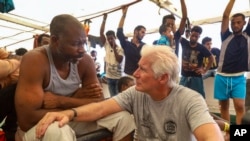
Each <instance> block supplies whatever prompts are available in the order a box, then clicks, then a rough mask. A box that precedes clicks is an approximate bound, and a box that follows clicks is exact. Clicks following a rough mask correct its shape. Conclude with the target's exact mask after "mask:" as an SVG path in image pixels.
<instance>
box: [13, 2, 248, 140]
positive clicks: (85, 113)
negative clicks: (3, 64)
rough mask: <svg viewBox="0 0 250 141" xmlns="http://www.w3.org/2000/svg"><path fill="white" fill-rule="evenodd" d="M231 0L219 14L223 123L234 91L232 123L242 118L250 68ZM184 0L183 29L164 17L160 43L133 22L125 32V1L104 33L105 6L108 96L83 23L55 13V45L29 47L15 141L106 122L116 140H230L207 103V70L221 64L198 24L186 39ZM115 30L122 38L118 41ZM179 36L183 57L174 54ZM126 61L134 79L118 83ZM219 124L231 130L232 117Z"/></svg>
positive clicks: (73, 132)
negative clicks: (151, 42) (115, 21)
mask: <svg viewBox="0 0 250 141" xmlns="http://www.w3.org/2000/svg"><path fill="white" fill-rule="evenodd" d="M234 2H235V0H229V2H228V4H227V6H226V9H225V11H224V14H223V19H222V26H221V39H222V47H221V53H220V57H217V58H216V59H219V60H218V69H217V72H216V75H215V83H214V86H215V91H214V94H215V98H217V99H218V100H219V101H220V105H221V108H220V109H221V116H222V118H223V119H225V120H227V121H230V118H229V112H228V110H229V109H228V108H229V98H233V101H234V105H235V110H236V124H241V119H242V117H243V115H244V113H245V111H244V101H245V95H246V84H245V83H246V80H245V78H244V75H243V73H244V72H245V71H248V70H249V65H248V64H249V61H250V60H249V59H248V58H250V57H248V55H249V54H248V52H249V50H250V48H249V43H248V42H249V36H250V26H249V22H248V25H247V27H246V30H244V31H243V26H244V25H245V24H246V22H245V16H244V15H243V14H240V13H239V14H235V15H233V16H232V20H231V28H232V30H233V31H232V32H230V31H229V15H230V13H231V9H232V7H233V5H234ZM180 3H181V11H182V18H181V21H180V24H179V27H178V29H176V25H175V18H174V16H173V15H167V16H164V17H163V22H162V25H161V28H160V33H161V37H160V40H157V41H156V42H155V43H156V44H158V45H148V44H145V43H144V42H143V41H142V39H143V37H144V36H145V34H146V28H145V27H144V26H142V25H138V26H136V27H135V29H134V32H133V33H134V34H133V37H132V39H131V41H129V40H127V37H126V36H125V35H124V31H123V25H124V22H125V18H126V14H127V10H128V6H123V7H122V16H121V19H120V22H119V24H118V29H117V33H116V34H115V32H114V31H111V30H108V31H107V32H106V35H104V31H105V22H106V20H107V17H108V15H107V14H104V16H103V21H102V24H101V27H100V38H101V42H102V44H103V45H104V47H105V51H106V56H105V72H106V77H107V81H108V85H109V91H110V94H111V96H112V97H111V98H109V99H106V100H105V99H104V96H103V92H102V88H101V85H100V83H99V81H98V78H97V75H96V67H95V64H94V61H93V59H92V58H91V56H90V55H88V54H87V53H86V50H85V48H84V46H85V44H86V43H87V35H86V32H85V31H84V28H83V26H82V24H81V23H80V22H79V21H78V20H77V19H76V18H75V17H73V16H71V15H67V14H62V15H57V16H55V17H54V18H53V19H52V21H51V23H50V42H49V45H45V46H43V47H41V48H40V47H39V48H36V49H33V50H31V51H29V52H27V53H26V55H24V57H23V58H22V62H21V64H20V76H19V78H18V83H17V86H16V90H15V99H14V102H15V110H16V113H17V123H18V130H17V134H16V138H17V139H16V140H24V141H25V140H27V141H30V140H37V139H41V140H46V141H49V140H60V141H64V140H65V141H75V140H77V139H79V138H80V137H82V136H84V135H85V134H86V133H89V132H92V131H96V130H99V129H103V128H106V129H108V130H109V131H111V132H112V133H113V140H114V141H118V140H119V141H123V140H124V141H130V140H133V139H134V138H135V139H136V140H145V141H152V140H164V141H165V140H181V141H182V140H185V141H192V140H194V138H195V139H196V140H209V141H215V140H216V141H223V140H225V139H227V138H223V135H222V133H221V130H220V128H219V126H220V125H219V126H218V123H216V120H215V119H214V118H213V117H212V116H211V114H210V113H209V109H208V107H207V104H206V102H205V92H204V88H203V77H204V74H206V72H207V71H208V70H210V68H211V69H215V68H213V67H212V66H213V63H214V57H213V55H212V53H211V52H213V51H212V50H210V49H208V48H209V45H211V43H209V42H211V40H210V38H204V39H203V41H202V44H200V43H198V39H199V37H200V35H201V33H202V28H201V27H200V26H193V27H192V29H191V30H190V38H189V39H186V38H184V37H182V35H183V34H184V32H185V26H186V21H187V19H188V18H187V8H186V4H185V0H180ZM165 30H166V31H165ZM170 30H171V31H170ZM164 32H167V33H166V35H167V36H166V37H165V35H164ZM171 32H172V33H171ZM116 35H117V38H118V40H119V41H120V45H118V44H117V43H116V42H115V40H116ZM179 44H180V45H181V47H182V56H178V54H179V53H178V52H179ZM206 44H208V48H206V47H205V46H206ZM166 45H167V46H166ZM168 46H170V47H168ZM171 47H172V48H171ZM173 49H174V50H173ZM215 52H217V53H218V51H215ZM178 57H181V60H182V63H181V64H179V61H178ZM123 59H125V67H124V73H125V74H126V75H128V76H130V77H131V78H133V79H134V80H135V85H134V86H130V87H129V88H126V90H124V91H121V90H119V91H118V86H119V83H118V80H119V79H120V78H121V77H122V69H121V62H122V61H123ZM204 62H206V65H204ZM179 66H181V70H180V68H179ZM180 71H181V79H180V81H179V83H180V85H178V84H177V82H178V80H179V72H180ZM120 88H121V87H120V86H119V89H120ZM119 92H120V94H118V93H119ZM131 114H132V115H133V116H131ZM224 123H225V122H224ZM221 129H224V131H227V132H228V124H224V125H223V127H221ZM134 131H136V132H135V133H136V135H133V134H134ZM208 131H209V132H208ZM133 137H134V138H133Z"/></svg>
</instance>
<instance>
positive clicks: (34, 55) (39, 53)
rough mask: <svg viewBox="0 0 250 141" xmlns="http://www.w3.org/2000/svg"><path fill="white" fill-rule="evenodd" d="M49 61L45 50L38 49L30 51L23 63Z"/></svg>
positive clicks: (24, 57)
mask: <svg viewBox="0 0 250 141" xmlns="http://www.w3.org/2000/svg"><path fill="white" fill-rule="evenodd" d="M43 60H47V53H46V50H45V48H42V47H41V48H36V49H33V50H30V51H28V52H27V53H26V54H25V55H24V56H23V58H22V62H25V61H28V62H30V61H31V62H33V61H41V62H42V61H43Z"/></svg>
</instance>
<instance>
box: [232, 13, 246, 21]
mask: <svg viewBox="0 0 250 141" xmlns="http://www.w3.org/2000/svg"><path fill="white" fill-rule="evenodd" d="M232 17H233V18H235V17H242V19H243V20H245V18H246V17H245V15H244V14H242V13H236V14H234V15H233V16H232Z"/></svg>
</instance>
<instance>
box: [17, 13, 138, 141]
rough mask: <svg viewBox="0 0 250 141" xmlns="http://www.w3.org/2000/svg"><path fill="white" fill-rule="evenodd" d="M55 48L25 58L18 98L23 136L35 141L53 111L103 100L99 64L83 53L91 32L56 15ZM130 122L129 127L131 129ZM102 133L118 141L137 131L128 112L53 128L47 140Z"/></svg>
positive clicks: (64, 140)
mask: <svg viewBox="0 0 250 141" xmlns="http://www.w3.org/2000/svg"><path fill="white" fill-rule="evenodd" d="M50 33H51V36H50V44H49V45H48V46H43V47H40V48H36V49H34V50H31V51H30V52H28V53H27V54H25V55H24V57H23V59H22V63H21V66H20V77H19V81H18V84H17V89H16V95H15V106H16V111H17V117H18V125H19V127H20V130H18V132H17V133H18V136H19V137H21V138H22V139H23V140H24V141H31V140H36V136H35V127H36V124H37V123H38V121H39V120H40V119H41V118H42V117H43V116H44V115H45V114H46V113H47V112H51V111H62V110H64V109H69V108H75V107H77V106H80V105H85V104H88V103H93V102H97V101H102V100H103V99H104V97H103V93H102V89H101V87H100V84H99V82H98V79H97V77H96V73H95V65H94V62H93V60H92V59H91V57H90V56H89V55H88V54H87V53H86V51H85V50H84V45H85V44H86V33H85V31H84V29H83V26H82V24H81V23H80V22H79V21H78V20H77V19H76V18H74V17H73V16H70V15H66V14H62V15H58V16H55V17H54V18H53V20H52V22H51V24H50ZM127 123H130V124H127ZM101 128H107V129H108V130H110V131H112V132H113V140H114V141H117V140H131V135H130V133H132V132H133V130H134V129H135V125H134V122H133V119H132V117H131V116H130V114H129V113H128V112H120V113H116V114H113V115H110V116H107V117H105V118H103V119H100V120H98V121H94V120H93V121H92V122H70V123H69V124H68V125H67V126H64V128H59V127H58V126H57V124H56V123H55V124H54V125H51V126H50V127H49V128H48V132H47V133H46V135H45V136H44V137H43V140H45V141H50V140H53V141H75V140H76V139H77V138H78V137H80V136H82V135H83V134H85V133H88V132H92V131H95V130H98V129H101Z"/></svg>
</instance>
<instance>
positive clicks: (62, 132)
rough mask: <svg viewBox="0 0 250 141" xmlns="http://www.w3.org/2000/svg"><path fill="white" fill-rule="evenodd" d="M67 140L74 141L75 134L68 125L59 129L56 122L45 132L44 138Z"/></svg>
mask: <svg viewBox="0 0 250 141" xmlns="http://www.w3.org/2000/svg"><path fill="white" fill-rule="evenodd" d="M51 137H52V138H54V139H55V138H58V139H61V138H68V139H72V140H74V138H76V137H75V133H74V131H73V130H72V128H71V127H70V126H68V125H64V126H63V127H59V123H58V122H54V123H52V124H51V125H50V126H49V127H48V128H47V130H46V132H45V135H44V138H51Z"/></svg>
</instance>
